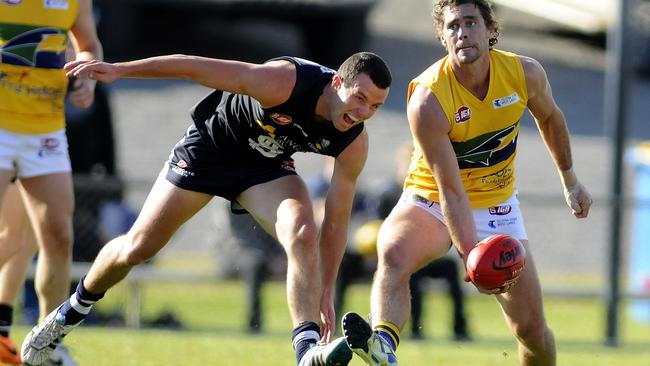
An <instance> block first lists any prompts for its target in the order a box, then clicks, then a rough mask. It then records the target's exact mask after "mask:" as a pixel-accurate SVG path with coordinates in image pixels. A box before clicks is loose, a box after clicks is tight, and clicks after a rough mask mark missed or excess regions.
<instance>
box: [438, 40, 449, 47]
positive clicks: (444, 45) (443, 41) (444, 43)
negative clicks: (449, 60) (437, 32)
mask: <svg viewBox="0 0 650 366" xmlns="http://www.w3.org/2000/svg"><path fill="white" fill-rule="evenodd" d="M438 39H439V40H440V44H442V47H444V48H445V49H447V42H445V39H444V38H443V37H439V38H438Z"/></svg>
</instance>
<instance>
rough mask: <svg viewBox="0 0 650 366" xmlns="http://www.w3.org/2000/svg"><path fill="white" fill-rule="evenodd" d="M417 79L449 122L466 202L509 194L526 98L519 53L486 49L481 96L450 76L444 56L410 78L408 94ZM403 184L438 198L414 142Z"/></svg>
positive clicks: (488, 202) (486, 203)
mask: <svg viewBox="0 0 650 366" xmlns="http://www.w3.org/2000/svg"><path fill="white" fill-rule="evenodd" d="M417 84H421V85H424V86H426V87H428V88H429V89H430V90H431V92H432V93H433V94H434V95H435V97H436V98H437V99H438V101H439V102H440V105H441V106H442V109H443V111H444V113H445V115H446V116H447V120H448V121H449V125H450V127H451V129H450V132H449V138H450V140H451V142H452V145H453V148H454V151H455V153H456V159H457V161H458V166H459V168H460V174H461V180H462V182H463V185H464V186H465V189H466V190H467V195H468V197H469V201H470V204H471V205H472V207H473V208H487V207H492V206H496V205H498V204H500V203H501V202H503V201H505V200H506V199H508V198H509V197H510V196H512V194H513V193H514V187H515V177H514V160H515V154H516V148H517V136H518V135H519V120H520V119H521V117H522V115H523V113H524V111H525V109H526V104H527V101H528V92H527V88H526V78H525V75H524V70H523V66H522V65H521V61H520V59H519V56H517V55H515V54H513V53H508V52H504V51H499V50H491V51H490V85H489V87H488V92H487V95H486V96H485V98H484V99H483V100H479V99H478V98H476V97H475V96H474V95H473V94H472V93H470V92H469V91H468V90H467V89H465V88H464V87H463V86H462V85H461V84H460V83H459V82H458V81H457V80H456V77H455V76H454V72H453V71H452V68H451V63H450V62H449V60H448V57H445V58H443V59H441V60H440V61H438V62H436V63H435V64H434V65H432V66H431V67H429V68H428V69H427V70H426V71H424V72H423V73H422V74H420V75H419V76H418V77H416V78H415V79H413V81H411V83H410V84H409V91H408V98H409V99H410V97H411V94H412V93H413V90H415V87H416V85H417ZM404 188H405V189H408V190H410V191H412V192H414V193H417V194H419V195H420V196H422V197H425V198H427V199H428V200H430V201H433V202H440V199H439V197H438V194H439V191H438V186H437V185H436V182H435V180H434V179H433V177H432V173H431V170H430V169H429V167H428V165H427V163H426V161H425V159H424V157H423V155H422V151H421V150H420V149H419V148H418V147H416V149H415V151H414V153H413V156H412V160H411V166H410V169H409V174H408V176H407V178H406V180H405V183H404Z"/></svg>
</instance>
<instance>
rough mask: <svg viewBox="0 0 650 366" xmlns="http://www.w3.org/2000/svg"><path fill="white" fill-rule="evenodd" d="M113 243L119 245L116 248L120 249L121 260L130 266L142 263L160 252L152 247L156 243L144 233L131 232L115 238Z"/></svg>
mask: <svg viewBox="0 0 650 366" xmlns="http://www.w3.org/2000/svg"><path fill="white" fill-rule="evenodd" d="M113 243H114V244H116V245H117V248H116V249H117V250H118V251H119V258H120V259H121V261H122V262H124V263H125V264H128V265H130V266H137V265H139V264H142V263H144V262H146V261H148V260H149V259H151V258H153V256H154V255H156V253H157V252H158V251H157V250H154V249H152V247H154V245H152V243H151V242H150V241H148V240H147V239H146V238H145V237H144V236H142V235H132V234H131V233H129V234H126V235H123V236H120V237H118V238H116V239H113ZM155 247H156V248H157V247H158V246H155Z"/></svg>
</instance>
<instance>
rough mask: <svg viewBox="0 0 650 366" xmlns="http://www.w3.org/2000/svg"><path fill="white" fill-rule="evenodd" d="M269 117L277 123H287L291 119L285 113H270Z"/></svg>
mask: <svg viewBox="0 0 650 366" xmlns="http://www.w3.org/2000/svg"><path fill="white" fill-rule="evenodd" d="M269 117H270V118H271V119H272V120H273V121H275V123H277V124H279V125H288V124H289V123H291V122H292V121H293V119H292V118H291V117H290V116H287V115H286V114H280V113H272V114H271V115H270V116H269Z"/></svg>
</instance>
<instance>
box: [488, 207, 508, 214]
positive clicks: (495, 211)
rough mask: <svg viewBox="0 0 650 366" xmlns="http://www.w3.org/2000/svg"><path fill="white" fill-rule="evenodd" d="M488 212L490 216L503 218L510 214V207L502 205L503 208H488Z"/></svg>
mask: <svg viewBox="0 0 650 366" xmlns="http://www.w3.org/2000/svg"><path fill="white" fill-rule="evenodd" d="M488 212H489V213H490V215H499V216H503V215H507V214H509V213H510V212H512V206H510V205H504V206H496V207H490V208H488Z"/></svg>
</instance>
